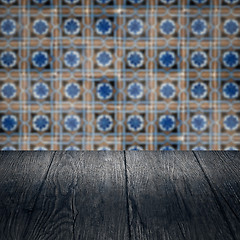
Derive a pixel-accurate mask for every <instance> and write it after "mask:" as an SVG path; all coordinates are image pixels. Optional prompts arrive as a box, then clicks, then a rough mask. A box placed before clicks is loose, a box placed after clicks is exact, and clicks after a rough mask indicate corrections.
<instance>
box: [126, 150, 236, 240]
mask: <svg viewBox="0 0 240 240" xmlns="http://www.w3.org/2000/svg"><path fill="white" fill-rule="evenodd" d="M126 168H127V183H128V187H127V188H128V205H129V223H130V237H131V239H151V240H153V239H163V240H164V239H173V240H177V239H191V240H194V239H202V240H206V239H211V240H212V239H217V240H226V239H234V235H233V234H232V232H231V229H230V228H229V225H228V223H227V222H226V220H225V219H224V216H223V215H222V212H221V209H220V208H219V205H218V201H217V200H216V198H215V195H214V193H213V192H212V190H211V188H210V186H209V183H208V181H207V179H206V178H205V175H204V173H203V172H202V170H201V168H200V166H199V164H198V163H197V161H196V159H195V156H194V154H193V153H192V152H155V151H142V152H137V151H136V152H135V151H131V152H130V151H129V152H128V151H127V152H126Z"/></svg>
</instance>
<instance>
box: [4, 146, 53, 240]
mask: <svg viewBox="0 0 240 240" xmlns="http://www.w3.org/2000/svg"><path fill="white" fill-rule="evenodd" d="M54 154H55V153H54V152H48V153H46V152H25V151H14V152H12V151H2V152H0V239H1V240H5V239H6V240H11V239H13V240H17V239H24V237H23V235H24V233H25V231H27V229H28V224H29V222H30V220H31V215H32V212H33V211H34V208H35V205H36V200H37V199H38V198H39V195H40V192H41V188H42V186H43V184H44V182H45V180H46V176H47V174H48V171H49V167H50V165H51V162H52V159H53V156H54Z"/></svg>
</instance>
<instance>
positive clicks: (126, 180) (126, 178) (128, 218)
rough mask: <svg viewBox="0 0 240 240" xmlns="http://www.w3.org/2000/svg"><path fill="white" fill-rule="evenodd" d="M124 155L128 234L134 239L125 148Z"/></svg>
mask: <svg viewBox="0 0 240 240" xmlns="http://www.w3.org/2000/svg"><path fill="white" fill-rule="evenodd" d="M123 155H124V167H125V189H126V203H127V222H128V235H129V239H130V240H131V239H132V235H131V227H130V213H129V197H128V176H127V158H126V151H125V150H123Z"/></svg>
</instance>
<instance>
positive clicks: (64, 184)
mask: <svg viewBox="0 0 240 240" xmlns="http://www.w3.org/2000/svg"><path fill="white" fill-rule="evenodd" d="M126 199H127V198H126V189H125V169H124V156H123V152H103V151H100V152H91V151H85V152H78V151H77V152H75V151H66V152H57V155H56V156H55V158H54V161H53V163H52V166H51V168H50V171H49V174H48V176H47V179H46V181H45V183H44V186H43V188H42V192H41V194H40V196H39V198H38V201H37V202H36V207H35V209H34V212H33V214H32V218H31V222H30V223H29V229H28V231H26V233H25V235H24V240H25V239H26V240H30V239H31V240H32V239H34V240H35V239H36V240H38V239H47V240H51V239H66V240H68V239H84V240H85V239H91V240H94V239H97V240H101V239H114V240H115V239H121V240H122V239H128V224H127V209H126V206H127V204H126Z"/></svg>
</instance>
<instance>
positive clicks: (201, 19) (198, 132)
mask: <svg viewBox="0 0 240 240" xmlns="http://www.w3.org/2000/svg"><path fill="white" fill-rule="evenodd" d="M239 22H240V1H239V0H211V1H210V0H178V1H177V0H148V1H147V0H91V1H90V0H61V1H59V0H19V1H17V0H0V91H1V92H0V93H1V94H0V119H1V123H0V124H1V126H0V149H2V150H15V149H16V150H33V149H34V150H45V149H48V150H77V149H83V150H108V149H112V150H129V149H131V150H171V149H176V150H191V149H195V150H196V149H198V150H205V149H207V150H224V149H227V150H230V149H232V150H235V149H240V123H239V121H240V96H239V87H240V31H239V27H240V26H239Z"/></svg>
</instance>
